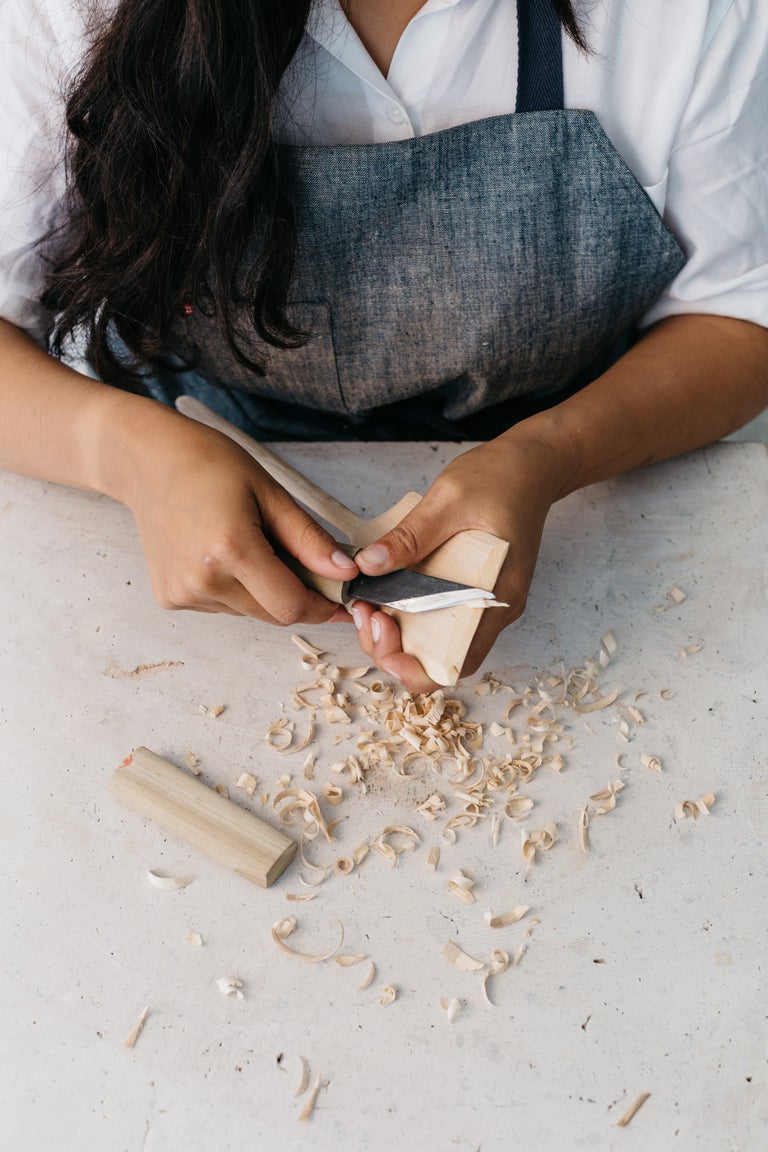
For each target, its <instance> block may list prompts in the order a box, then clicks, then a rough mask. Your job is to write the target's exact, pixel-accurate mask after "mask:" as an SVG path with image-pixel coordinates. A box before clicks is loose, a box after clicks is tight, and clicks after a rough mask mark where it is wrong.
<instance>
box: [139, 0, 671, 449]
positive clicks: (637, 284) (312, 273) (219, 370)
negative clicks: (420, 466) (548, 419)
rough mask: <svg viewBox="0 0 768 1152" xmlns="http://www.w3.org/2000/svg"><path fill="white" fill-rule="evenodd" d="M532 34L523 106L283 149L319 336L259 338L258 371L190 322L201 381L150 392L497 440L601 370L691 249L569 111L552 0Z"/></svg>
mask: <svg viewBox="0 0 768 1152" xmlns="http://www.w3.org/2000/svg"><path fill="white" fill-rule="evenodd" d="M518 41H519V49H518V92H517V110H516V112H515V113H514V114H511V115H506V116H496V117H492V118H489V119H486V120H479V121H475V122H472V123H469V124H462V125H460V126H458V127H456V128H450V129H447V130H446V131H442V132H438V133H435V134H433V135H429V136H423V137H420V138H418V139H412V140H400V141H396V142H393V143H384V144H369V145H352V146H340V147H290V148H286V149H285V150H284V153H283V165H284V171H285V176H286V179H287V180H288V181H289V186H290V187H291V188H292V196H293V201H294V205H295V213H296V225H297V237H298V242H297V252H296V265H295V272H294V276H293V280H292V286H291V304H290V308H289V314H290V315H291V318H292V319H293V320H294V322H295V323H296V324H297V325H298V326H299V327H300V328H302V329H303V330H305V331H310V332H311V333H312V336H311V338H310V339H309V341H308V343H307V344H306V345H305V346H303V347H301V348H298V349H293V350H290V351H280V350H278V349H273V348H267V347H266V346H265V345H263V344H261V343H259V342H257V341H256V340H254V341H253V342H252V343H251V344H250V350H251V351H255V352H257V353H258V354H264V353H266V355H267V358H268V364H267V371H266V375H265V376H264V377H263V378H261V377H258V376H257V375H255V374H254V373H252V372H249V371H248V370H247V369H246V368H244V367H243V366H242V365H241V364H240V363H239V362H238V361H237V360H236V359H235V357H234V356H233V355H232V354H231V352H230V350H229V348H228V346H227V344H226V341H225V340H224V339H223V337H222V334H221V332H220V331H219V330H218V328H217V327H216V326H215V325H214V324H213V323H212V322H211V321H209V320H207V319H206V318H205V317H204V316H201V315H199V314H198V313H194V312H193V313H192V314H191V315H190V316H189V317H187V318H186V320H185V321H184V325H185V329H186V331H185V336H184V337H182V338H181V340H180V346H183V344H184V343H186V342H192V343H194V344H195V345H196V346H197V348H198V359H197V362H196V370H195V372H187V373H183V374H181V375H178V376H172V375H167V376H163V377H157V378H153V379H152V380H151V381H150V382H149V390H150V392H151V393H152V394H153V395H154V396H155V397H156V398H157V399H160V400H164V401H166V402H169V403H173V401H174V399H175V397H176V395H178V394H179V392H188V393H190V394H192V395H194V396H197V397H198V398H199V399H200V400H202V401H203V402H204V403H206V404H208V405H209V406H210V407H213V408H215V409H217V410H218V411H219V412H221V413H222V415H224V416H226V417H227V418H228V419H230V420H232V421H233V422H234V423H237V424H239V425H240V426H241V427H242V428H244V429H245V430H246V431H248V432H249V433H250V434H251V435H252V436H255V437H257V438H259V439H262V440H274V439H311V440H318V439H326V440H344V439H359V440H379V439H413V440H418V439H434V438H442V439H456V440H462V439H484V438H488V437H492V436H495V435H498V434H499V433H501V432H503V431H504V430H505V429H506V428H508V427H509V426H510V425H511V424H513V423H515V422H516V421H517V420H519V419H521V418H523V417H524V416H526V415H529V414H530V413H531V412H533V411H537V410H539V409H541V408H545V407H548V406H550V405H551V404H553V403H556V402H558V401H559V400H560V399H562V398H564V397H565V396H567V395H570V394H571V393H572V392H573V391H575V390H576V389H578V388H579V387H582V386H583V385H584V384H586V383H588V382H589V380H591V379H594V378H595V377H596V376H597V375H599V374H600V372H602V371H604V370H605V369H606V368H607V367H608V366H609V364H610V363H612V361H613V360H615V359H616V357H617V356H618V355H619V354H620V353H621V352H622V351H623V350H624V349H625V348H626V346H627V340H628V339H631V333H632V332H633V329H634V326H635V325H636V323H637V321H638V320H639V319H640V317H641V316H642V315H643V313H644V312H645V311H646V310H647V309H648V308H649V306H650V305H651V304H652V303H653V301H654V300H655V299H656V298H657V297H658V296H659V294H660V293H661V292H662V290H663V289H664V287H665V286H666V285H667V284H668V283H669V281H670V280H671V279H672V278H673V277H674V276H675V274H676V273H677V272H678V271H679V269H680V268H681V267H682V265H683V264H684V262H685V258H684V256H683V253H682V251H681V249H680V247H679V246H678V244H677V241H676V240H675V239H674V237H673V236H672V234H671V232H669V230H668V229H667V228H666V226H665V225H664V223H663V222H662V220H661V218H660V216H659V215H658V213H657V212H656V209H655V208H654V206H653V205H652V203H651V201H650V200H649V199H648V197H647V196H646V194H645V192H644V190H643V189H642V187H641V186H640V185H639V184H638V182H637V180H636V179H635V177H634V176H633V174H632V173H631V172H630V170H629V169H628V168H627V166H626V164H625V163H624V161H623V160H622V159H621V158H620V157H619V155H618V154H617V152H616V151H615V149H614V148H613V146H612V145H611V143H610V141H609V140H608V138H607V137H606V135H605V133H604V132H603V130H602V128H601V127H600V125H599V123H598V121H597V119H596V117H595V115H594V113H592V112H590V111H582V110H564V109H563V80H562V42H561V29H560V24H559V21H558V18H557V16H556V14H555V10H554V8H553V7H552V6H551V4H550V3H549V2H548V0H518ZM243 328H244V329H247V324H246V323H244V325H243Z"/></svg>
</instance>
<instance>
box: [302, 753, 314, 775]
mask: <svg viewBox="0 0 768 1152" xmlns="http://www.w3.org/2000/svg"><path fill="white" fill-rule="evenodd" d="M316 756H317V753H316V752H310V753H309V755H308V756H307V758H306V760H305V761H304V763H303V765H302V768H301V773H302V776H303V777H304V779H305V780H313V779H314V776H315V757H316Z"/></svg>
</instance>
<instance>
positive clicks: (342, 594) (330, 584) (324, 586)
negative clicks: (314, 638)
mask: <svg viewBox="0 0 768 1152" xmlns="http://www.w3.org/2000/svg"><path fill="white" fill-rule="evenodd" d="M339 548H340V549H341V550H342V551H343V552H346V553H347V554H348V555H349V556H352V555H353V554H354V552H355V551H356V549H355V548H352V547H350V546H348V545H346V544H339ZM275 551H276V553H277V555H278V556H279V558H280V559H281V560H282V562H283V564H285V566H286V568H290V570H291V572H295V574H296V575H297V576H298V577H299V579H300V580H301V582H302V584H304V585H306V587H307V588H314V590H315V592H319V593H320V595H321V596H325V598H326V600H330V601H331V603H332V604H345V603H346V601H347V598H348V596H347V592H348V589H349V581H348V580H334V579H333V578H332V577H330V576H320V575H318V573H317V572H312V571H311V570H310V569H309V568H305V567H304V565H303V564H301V563H299V561H298V560H297V559H296V557H295V556H291V555H290V553H289V552H286V551H285V550H284V549H282V548H276V549H275Z"/></svg>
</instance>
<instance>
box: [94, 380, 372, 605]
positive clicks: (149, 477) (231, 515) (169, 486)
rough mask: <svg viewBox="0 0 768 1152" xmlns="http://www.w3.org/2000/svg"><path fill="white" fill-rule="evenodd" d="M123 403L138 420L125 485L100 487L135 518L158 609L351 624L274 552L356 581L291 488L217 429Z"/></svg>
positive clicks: (122, 457) (128, 447) (119, 458)
mask: <svg viewBox="0 0 768 1152" xmlns="http://www.w3.org/2000/svg"><path fill="white" fill-rule="evenodd" d="M124 399H125V401H126V402H127V404H125V405H122V404H121V405H120V407H121V408H123V409H124V408H125V407H129V408H130V409H131V411H132V414H133V416H134V417H135V418H136V419H135V420H134V421H132V422H131V427H130V431H129V432H128V435H127V444H125V442H122V443H116V444H115V445H114V447H115V450H116V457H113V464H112V467H113V468H114V475H115V476H119V477H120V479H119V480H118V481H117V482H116V483H115V484H105V485H104V488H105V490H107V491H110V493H111V494H112V495H115V496H116V497H117V498H118V499H120V500H122V502H123V503H124V504H126V505H128V507H129V508H130V509H131V511H132V512H133V515H134V518H135V520H136V524H137V527H138V530H139V535H140V537H141V543H142V547H143V549H144V554H145V557H146V561H147V566H148V568H149V574H150V578H151V581H152V590H153V593H154V596H155V599H156V600H157V602H158V603H159V604H160V605H161V607H164V608H172V609H173V608H187V609H193V610H195V611H198V612H227V613H230V614H234V615H243V616H254V617H256V618H257V619H259V620H264V621H266V622H268V623H270V624H282V625H292V624H297V623H299V622H302V623H308V624H319V623H322V622H325V621H328V620H330V619H331V618H336V619H339V620H341V619H345V620H346V619H348V616H347V613H346V612H345V611H344V610H343V609H340V608H339V606H338V605H337V604H332V603H331V602H330V601H328V600H326V599H325V598H324V597H323V596H321V595H319V593H317V592H314V591H312V590H310V589H308V588H306V587H305V586H304V584H303V583H302V582H301V580H300V579H299V577H298V576H296V575H295V574H294V573H293V572H291V571H290V569H289V568H287V567H286V565H285V564H283V563H282V562H281V560H280V559H279V558H278V557H277V556H276V555H275V550H274V546H275V545H277V546H279V547H280V548H282V549H284V550H285V551H286V552H288V553H290V554H291V555H292V556H295V557H296V559H297V560H299V561H300V563H301V564H303V565H304V567H305V568H310V569H311V570H312V571H314V572H318V573H319V574H320V575H323V576H329V577H332V578H334V579H337V580H349V579H350V578H351V577H352V576H354V575H356V574H357V567H356V565H355V564H354V562H353V561H351V560H350V559H349V558H348V557H347V556H345V555H344V553H343V552H341V551H340V550H339V548H338V545H337V544H336V542H335V541H334V540H333V538H332V537H331V536H330V535H329V534H328V533H327V532H326V531H325V530H324V529H323V528H321V527H320V525H319V524H317V523H316V521H314V520H313V519H312V518H311V517H310V516H309V515H308V514H307V513H306V512H305V511H304V510H303V509H302V508H300V507H299V506H298V504H296V503H295V502H294V501H293V500H292V499H291V497H290V496H289V495H288V493H287V492H286V491H285V489H283V488H281V487H280V485H279V484H277V483H276V482H275V481H274V480H273V479H272V478H271V477H270V476H269V475H268V474H267V473H266V472H265V471H264V469H263V468H261V467H260V465H259V464H257V463H256V461H255V460H253V459H252V458H251V457H250V456H249V455H248V454H247V453H246V452H245V451H243V449H242V448H240V447H238V445H237V444H235V443H234V442H233V441H232V440H230V439H229V438H228V437H227V436H224V435H222V434H221V433H220V432H216V431H214V430H213V429H211V428H207V427H205V426H204V425H202V424H199V423H198V422H197V421H195V420H190V419H188V418H187V417H185V416H181V415H179V414H178V413H176V412H174V411H173V410H172V409H165V408H162V407H161V406H160V405H158V404H155V403H154V402H152V401H150V402H147V401H146V400H143V398H138V397H130V398H129V397H127V396H126V397H125V398H124ZM131 401H133V404H131V403H130V402H131ZM137 401H138V404H141V405H142V406H143V407H141V408H139V407H138V405H137V403H136V402H137ZM148 403H149V404H150V405H151V407H147V404H148ZM102 426H103V424H102ZM115 427H118V428H119V427H120V424H119V423H118V424H115V422H114V421H112V422H110V424H109V428H110V430H112V429H114V428H115ZM123 427H125V426H124V425H123ZM121 439H122V438H121ZM106 458H107V457H106V456H105V459H106ZM102 466H103V465H102Z"/></svg>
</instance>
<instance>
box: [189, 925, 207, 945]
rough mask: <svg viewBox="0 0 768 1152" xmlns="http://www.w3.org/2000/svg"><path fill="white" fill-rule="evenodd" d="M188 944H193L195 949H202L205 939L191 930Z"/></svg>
mask: <svg viewBox="0 0 768 1152" xmlns="http://www.w3.org/2000/svg"><path fill="white" fill-rule="evenodd" d="M187 944H193V945H194V947H195V948H202V946H203V938H202V936H201V935H200V933H199V932H195V931H194V929H192V928H190V930H189V932H187Z"/></svg>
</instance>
